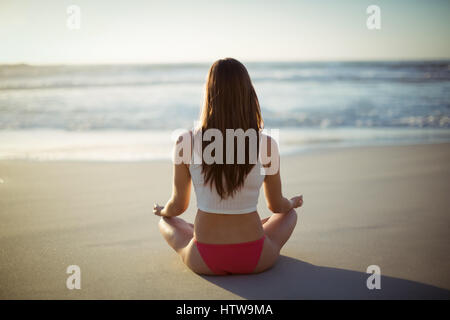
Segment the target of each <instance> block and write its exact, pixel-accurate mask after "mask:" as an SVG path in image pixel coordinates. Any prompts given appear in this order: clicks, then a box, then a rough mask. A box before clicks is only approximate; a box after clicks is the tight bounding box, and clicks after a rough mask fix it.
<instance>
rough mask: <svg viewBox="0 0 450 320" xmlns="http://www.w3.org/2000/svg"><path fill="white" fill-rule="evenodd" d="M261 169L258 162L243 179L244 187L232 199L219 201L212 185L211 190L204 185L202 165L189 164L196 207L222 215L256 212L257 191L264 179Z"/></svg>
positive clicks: (218, 196)
mask: <svg viewBox="0 0 450 320" xmlns="http://www.w3.org/2000/svg"><path fill="white" fill-rule="evenodd" d="M261 169H263V170H264V168H263V167H262V165H261V164H260V162H258V163H256V164H255V165H254V166H253V168H252V169H251V170H250V172H249V173H248V175H247V176H246V177H245V181H244V185H243V186H242V187H241V188H240V189H239V190H238V191H237V192H236V193H235V194H234V195H233V197H231V196H230V197H228V198H226V199H221V198H220V195H219V194H218V193H217V191H216V189H215V187H214V184H213V187H212V188H211V186H210V184H209V183H208V184H205V180H204V175H203V174H202V165H201V164H190V165H189V172H190V173H191V178H192V182H193V184H194V190H195V195H196V198H197V207H198V208H199V209H200V210H202V211H205V212H210V213H224V214H243V213H250V212H253V211H256V206H257V204H258V198H259V190H260V189H261V185H262V183H263V181H264V177H265V175H264V173H263V170H261Z"/></svg>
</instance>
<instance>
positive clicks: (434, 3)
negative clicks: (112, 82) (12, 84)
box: [0, 0, 450, 64]
mask: <svg viewBox="0 0 450 320" xmlns="http://www.w3.org/2000/svg"><path fill="white" fill-rule="evenodd" d="M373 4H374V5H378V6H379V7H380V12H381V29H379V30H369V29H368V28H367V26H366V20H367V18H368V17H369V14H367V13H366V9H367V7H368V6H369V5H373ZM70 5H77V6H78V7H79V8H80V10H81V15H80V17H81V20H80V21H81V23H80V29H78V30H71V29H69V28H68V27H67V20H68V19H69V14H68V13H67V7H68V6H70ZM449 31H450V1H449V0H430V1H425V0H423V1H415V0H396V1H392V0H388V1H377V0H370V1H365V0H339V1H335V0H334V1H326V0H320V1H317V0H310V1H301V0H296V1H287V0H285V1H283V0H281V1H261V0H259V1H257V0H238V1H234V0H228V1H214V0H207V1H196V0H189V1H186V0H181V1H174V0H166V1H151V0H115V1H111V0H108V1H105V0H95V1H94V0H39V1H36V0H0V64H11V63H30V64H60V63H64V64H80V63H81V64H84V63H88V64H90V63H167V62H169V63H171V62H175V63H181V62H211V61H215V60H216V59H218V58H223V57H234V58H236V59H239V60H241V61H323V60H332V61H336V60H421V59H450V41H449V39H450V37H449V34H448V33H449Z"/></svg>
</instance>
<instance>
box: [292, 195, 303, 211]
mask: <svg viewBox="0 0 450 320" xmlns="http://www.w3.org/2000/svg"><path fill="white" fill-rule="evenodd" d="M291 203H292V207H293V208H294V209H295V208H299V207H301V206H302V205H303V195H301V196H298V197H293V198H291Z"/></svg>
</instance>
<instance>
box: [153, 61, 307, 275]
mask: <svg viewBox="0 0 450 320" xmlns="http://www.w3.org/2000/svg"><path fill="white" fill-rule="evenodd" d="M200 123H201V125H200V128H199V129H200V130H197V131H194V132H190V134H187V135H184V136H181V137H180V138H179V140H178V142H177V144H180V143H181V142H183V141H184V142H188V143H189V144H190V146H191V147H192V149H191V151H192V150H193V151H194V153H195V152H196V150H197V151H198V150H200V149H201V150H200V151H203V152H206V151H210V149H208V150H207V148H208V142H207V141H202V143H201V144H197V145H196V144H195V141H196V139H195V138H194V137H197V136H198V133H199V132H200V136H201V135H202V133H203V132H207V131H208V130H212V129H213V130H216V132H219V133H222V135H223V142H224V143H223V146H224V147H223V149H222V150H223V153H224V155H223V158H226V157H227V156H228V157H229V159H231V160H233V158H234V160H237V159H238V158H239V154H237V155H234V154H231V153H232V152H235V151H237V146H236V144H235V145H231V144H228V143H229V142H230V140H231V139H233V140H235V138H234V137H228V136H227V135H226V130H227V129H234V130H237V129H242V130H243V131H245V132H247V130H250V131H251V130H254V132H257V135H258V139H257V140H256V150H257V152H258V155H259V157H258V161H257V162H256V163H255V162H251V161H250V158H251V156H252V154H251V151H252V150H255V145H254V144H255V140H253V142H252V141H251V139H250V138H249V139H245V148H244V150H243V152H244V156H243V157H244V158H245V161H244V163H242V161H241V162H233V163H232V164H229V163H228V160H227V162H226V163H225V164H224V162H223V161H221V162H219V161H216V162H213V163H211V162H210V161H202V163H200V164H199V163H196V162H195V161H188V162H187V163H176V164H175V165H174V184H173V194H172V197H171V198H170V200H169V201H168V202H167V204H166V205H165V206H164V207H161V206H158V205H157V204H155V206H154V209H153V213H154V214H155V215H158V216H161V220H160V222H159V229H160V232H161V234H162V235H163V237H164V238H165V240H166V241H167V243H168V244H169V245H170V246H171V247H172V248H173V249H174V250H175V251H176V252H177V253H178V254H179V255H180V256H181V258H182V260H183V262H184V263H185V264H186V265H187V266H188V267H189V268H190V269H191V270H192V271H194V272H196V273H199V274H206V275H214V274H215V275H224V274H245V273H259V272H262V271H264V270H267V269H269V268H270V267H272V266H273V265H274V264H275V262H276V260H277V258H278V256H279V254H280V250H281V248H282V247H283V245H284V244H285V243H286V241H287V240H288V239H289V237H290V235H291V234H292V231H293V230H294V227H295V225H296V222H297V214H296V212H295V210H294V209H295V208H298V207H300V206H301V205H302V204H303V199H302V196H298V197H294V198H292V199H290V200H288V199H286V198H284V197H283V195H282V192H281V180H280V171H279V168H275V169H276V170H275V171H274V172H272V173H271V174H263V173H264V172H267V171H265V169H267V168H268V167H269V166H271V164H272V163H271V162H269V161H270V159H273V157H272V156H275V157H278V153H277V150H278V149H277V147H276V144H275V143H274V140H272V139H270V137H268V138H267V139H268V140H269V142H270V143H266V144H263V143H261V141H262V140H261V138H262V137H264V136H263V135H262V133H261V130H262V126H263V121H262V117H261V111H260V107H259V102H258V98H257V96H256V93H255V90H254V88H253V85H252V83H251V80H250V76H249V75H248V72H247V70H246V68H245V67H244V65H243V64H241V63H240V62H239V61H237V60H235V59H232V58H226V59H221V60H218V61H216V62H215V63H214V64H213V65H212V66H211V68H210V70H209V73H208V77H207V82H206V88H205V101H204V106H203V110H202V115H201V119H200ZM242 130H241V132H242ZM250 131H248V132H250ZM266 137H267V136H266ZM227 138H228V140H227ZM185 139H186V140H185ZM226 142H228V143H226ZM196 147H197V148H196ZM260 147H261V148H260ZM260 149H261V150H260ZM183 152H185V151H183ZM200 153H201V152H200ZM219 153H220V148H218V149H216V150H215V151H214V152H213V153H210V155H213V156H217V155H218V154H219ZM230 154H231V157H230ZM261 154H265V156H261ZM203 156H205V155H203ZM188 158H189V159H190V160H191V159H192V157H191V156H189V157H188ZM227 159H228V158H227ZM261 159H262V160H261ZM275 160H276V161H274V162H276V163H279V161H278V158H276V159H275ZM262 163H264V165H263V164H262ZM272 171H273V170H272ZM191 180H192V182H193V185H194V189H195V193H196V196H197V206H198V211H197V215H196V218H195V223H194V224H190V223H187V222H185V221H184V220H182V219H180V218H177V217H176V216H178V215H180V214H182V213H183V212H184V211H185V210H186V209H187V207H188V205H189V199H190V188H191ZM262 184H264V193H265V197H266V200H267V205H268V208H269V209H270V210H271V211H272V212H274V214H273V215H272V216H271V217H269V218H267V219H264V220H260V218H259V215H258V212H257V211H256V205H257V201H258V195H259V190H260V187H261V185H262Z"/></svg>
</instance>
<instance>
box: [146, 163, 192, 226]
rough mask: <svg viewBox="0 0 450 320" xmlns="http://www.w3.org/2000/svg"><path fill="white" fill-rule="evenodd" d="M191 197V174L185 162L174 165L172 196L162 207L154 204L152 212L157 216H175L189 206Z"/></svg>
mask: <svg viewBox="0 0 450 320" xmlns="http://www.w3.org/2000/svg"><path fill="white" fill-rule="evenodd" d="M190 197H191V174H190V173H189V168H188V166H187V165H186V164H184V163H180V164H175V165H174V171H173V190H172V197H171V198H170V200H169V201H167V203H166V205H165V206H164V207H161V206H158V205H157V204H155V206H154V207H153V213H154V214H155V215H157V216H163V217H175V216H179V215H180V214H182V213H183V212H184V211H186V209H187V208H188V206H189V199H190Z"/></svg>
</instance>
